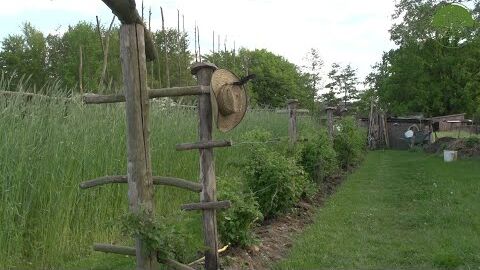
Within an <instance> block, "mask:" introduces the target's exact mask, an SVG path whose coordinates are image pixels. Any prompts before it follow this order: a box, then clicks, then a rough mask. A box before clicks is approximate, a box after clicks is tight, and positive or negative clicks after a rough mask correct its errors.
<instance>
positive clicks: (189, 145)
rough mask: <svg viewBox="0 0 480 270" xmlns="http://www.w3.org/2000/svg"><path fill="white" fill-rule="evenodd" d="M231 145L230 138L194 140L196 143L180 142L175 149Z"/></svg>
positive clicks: (183, 149)
mask: <svg viewBox="0 0 480 270" xmlns="http://www.w3.org/2000/svg"><path fill="white" fill-rule="evenodd" d="M229 146H232V141H230V140H220V141H209V142H196V143H182V144H177V145H176V146H175V149H176V150H177V151H186V150H195V149H207V148H215V147H229Z"/></svg>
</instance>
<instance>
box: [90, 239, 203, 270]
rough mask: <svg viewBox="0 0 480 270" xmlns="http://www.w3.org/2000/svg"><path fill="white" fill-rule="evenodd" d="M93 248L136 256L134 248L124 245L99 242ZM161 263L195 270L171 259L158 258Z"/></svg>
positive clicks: (175, 267) (181, 268)
mask: <svg viewBox="0 0 480 270" xmlns="http://www.w3.org/2000/svg"><path fill="white" fill-rule="evenodd" d="M93 250H95V251H100V252H105V253H114V254H120V255H126V256H136V255H135V254H136V250H135V248H133V247H125V246H114V245H110V244H99V243H96V244H94V245H93ZM160 262H161V263H164V264H166V265H168V266H170V267H172V268H173V269H176V270H195V269H194V268H192V267H190V266H188V265H186V264H183V263H180V262H177V261H175V260H172V259H160Z"/></svg>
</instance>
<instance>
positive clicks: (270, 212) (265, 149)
mask: <svg viewBox="0 0 480 270" xmlns="http://www.w3.org/2000/svg"><path fill="white" fill-rule="evenodd" d="M244 137H245V138H248V139H250V140H255V141H270V140H271V135H270V133H268V132H265V131H261V130H253V131H251V132H248V133H247V134H246V135H245V136H244ZM278 149H281V148H277V151H275V148H274V147H271V145H270V144H256V145H252V146H251V147H250V149H249V150H250V151H249V155H248V156H247V160H246V162H245V165H244V166H243V168H242V171H243V173H244V175H245V176H246V180H247V185H248V187H249V188H250V190H252V192H253V193H254V194H255V198H256V200H257V202H258V205H259V207H260V210H261V212H262V214H263V215H264V217H266V218H270V217H274V216H276V215H277V214H279V213H281V212H285V211H287V210H288V209H290V208H291V207H293V206H294V205H295V203H297V202H298V201H299V200H300V198H301V197H302V195H311V194H312V192H311V191H312V185H311V184H310V183H311V182H310V181H308V179H307V177H306V172H305V171H304V170H303V168H302V167H301V166H299V165H297V162H296V159H295V158H294V157H286V156H285V155H284V153H283V151H278Z"/></svg>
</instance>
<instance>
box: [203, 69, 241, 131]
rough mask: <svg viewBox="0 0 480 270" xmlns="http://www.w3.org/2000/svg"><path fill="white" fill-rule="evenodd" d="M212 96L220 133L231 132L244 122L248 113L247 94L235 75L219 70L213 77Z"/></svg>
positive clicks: (214, 113)
mask: <svg viewBox="0 0 480 270" xmlns="http://www.w3.org/2000/svg"><path fill="white" fill-rule="evenodd" d="M210 96H211V99H212V108H213V115H214V116H216V118H217V127H218V129H219V130H220V131H222V132H227V131H230V130H232V129H233V128H234V127H236V126H237V125H238V124H239V123H240V122H241V121H242V119H243V117H244V116H245V112H246V111H247V93H246V91H245V88H244V86H243V85H242V84H240V79H239V78H238V77H237V76H236V75H235V74H233V73H232V72H230V71H228V70H226V69H217V70H216V71H215V72H214V73H213V75H212V80H211V94H210Z"/></svg>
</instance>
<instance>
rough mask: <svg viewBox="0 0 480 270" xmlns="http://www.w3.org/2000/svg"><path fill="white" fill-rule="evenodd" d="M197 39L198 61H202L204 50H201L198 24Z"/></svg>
mask: <svg viewBox="0 0 480 270" xmlns="http://www.w3.org/2000/svg"><path fill="white" fill-rule="evenodd" d="M197 39H198V61H199V62H202V52H201V51H200V28H199V27H198V25H197Z"/></svg>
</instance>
